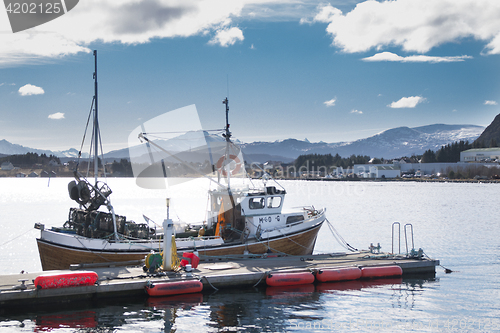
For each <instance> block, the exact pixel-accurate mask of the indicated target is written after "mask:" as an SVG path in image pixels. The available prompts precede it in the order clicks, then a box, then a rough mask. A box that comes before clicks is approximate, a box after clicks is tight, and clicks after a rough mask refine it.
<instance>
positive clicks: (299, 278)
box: [266, 272, 314, 287]
mask: <svg viewBox="0 0 500 333" xmlns="http://www.w3.org/2000/svg"><path fill="white" fill-rule="evenodd" d="M313 282H314V275H313V274H312V273H311V272H290V273H276V274H269V275H268V276H267V277H266V283H267V285H268V286H272V287H279V286H296V285H299V284H308V283H313Z"/></svg>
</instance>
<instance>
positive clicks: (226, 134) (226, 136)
mask: <svg viewBox="0 0 500 333" xmlns="http://www.w3.org/2000/svg"><path fill="white" fill-rule="evenodd" d="M222 104H226V133H225V134H223V136H224V137H225V138H226V165H225V166H224V168H226V173H227V188H228V191H231V190H230V180H231V171H230V170H229V144H230V142H231V132H230V131H229V101H228V99H227V97H226V99H225V100H223V101H222Z"/></svg>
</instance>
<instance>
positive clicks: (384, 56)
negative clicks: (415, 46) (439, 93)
mask: <svg viewBox="0 0 500 333" xmlns="http://www.w3.org/2000/svg"><path fill="white" fill-rule="evenodd" d="M465 59H472V57H471V56H453V57H432V56H425V55H414V56H408V57H402V56H399V55H397V54H395V53H391V52H381V53H377V54H375V55H373V56H371V57H367V58H363V59H362V60H363V61H373V62H374V61H398V62H430V63H438V62H457V61H464V60H465Z"/></svg>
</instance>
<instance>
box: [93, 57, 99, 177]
mask: <svg viewBox="0 0 500 333" xmlns="http://www.w3.org/2000/svg"><path fill="white" fill-rule="evenodd" d="M94 59H95V71H94V102H95V108H94V179H95V186H96V187H97V176H98V168H99V161H98V156H99V148H98V144H99V121H98V118H97V50H94Z"/></svg>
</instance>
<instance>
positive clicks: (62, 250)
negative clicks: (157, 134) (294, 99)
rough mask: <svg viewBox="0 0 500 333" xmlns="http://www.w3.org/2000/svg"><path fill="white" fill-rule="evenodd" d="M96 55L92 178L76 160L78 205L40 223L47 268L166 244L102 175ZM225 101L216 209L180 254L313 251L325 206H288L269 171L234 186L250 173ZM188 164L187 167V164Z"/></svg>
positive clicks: (114, 258) (128, 255) (179, 237)
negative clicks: (116, 197)
mask: <svg viewBox="0 0 500 333" xmlns="http://www.w3.org/2000/svg"><path fill="white" fill-rule="evenodd" d="M94 58H95V72H94V81H95V82H94V87H95V93H94V97H93V102H92V107H91V114H92V113H93V131H92V133H93V134H92V141H93V144H92V148H91V151H92V150H93V155H94V163H93V164H94V182H93V183H92V182H91V180H89V178H88V177H89V176H88V175H87V176H83V175H81V174H80V172H79V171H78V163H77V167H76V169H75V171H74V176H75V180H73V181H71V182H70V183H69V185H68V191H69V195H70V197H71V199H73V200H74V201H76V202H77V203H78V204H79V206H78V207H77V208H70V210H69V215H68V220H67V221H66V222H65V223H62V226H61V227H52V228H50V229H49V228H45V225H43V224H41V223H36V224H35V228H36V229H39V230H40V237H39V238H37V245H38V250H39V254H40V261H41V264H42V269H43V270H57V269H68V268H70V266H71V265H74V264H80V265H82V264H85V265H91V264H99V263H113V264H120V263H122V264H125V263H130V262H134V261H139V260H143V259H144V258H145V256H146V255H148V254H149V253H151V251H156V252H158V251H159V249H161V248H162V243H163V232H162V230H156V229H153V228H150V227H149V224H147V223H135V222H133V221H128V220H127V218H126V217H125V216H121V215H117V214H115V211H114V208H113V206H112V205H111V201H110V195H111V193H112V191H111V189H110V188H109V186H108V185H107V184H106V183H105V182H102V181H99V180H98V158H97V157H98V147H99V146H100V134H99V123H98V104H97V102H98V94H97V51H94ZM223 103H224V104H225V106H226V126H225V128H224V132H223V135H222V136H223V137H224V143H225V147H226V148H225V151H224V154H223V155H222V156H221V157H220V158H219V159H218V162H217V163H214V164H213V169H214V172H217V179H215V177H214V179H212V178H211V177H208V176H206V175H204V176H205V177H206V178H208V179H209V180H210V181H211V182H213V183H214V184H215V185H216V186H215V188H213V189H210V190H209V191H208V199H209V202H210V206H209V207H208V209H207V212H206V213H207V214H206V220H205V221H200V223H198V224H192V225H191V226H190V227H189V228H188V229H187V230H182V231H183V232H178V233H177V234H176V237H175V245H176V248H177V251H178V253H179V254H180V256H182V253H184V252H189V251H196V253H197V254H198V256H199V257H200V258H201V259H202V260H204V259H210V258H221V257H227V256H236V255H237V256H253V255H269V254H274V255H276V254H278V255H308V254H311V253H312V252H313V249H314V245H315V242H316V238H317V235H318V232H319V230H320V228H321V226H322V224H323V222H324V221H325V219H326V216H325V209H319V210H318V209H315V208H314V207H313V206H304V207H300V208H296V209H294V210H292V211H284V210H283V205H284V202H285V196H286V194H287V192H286V190H285V189H284V188H283V187H282V186H280V185H279V184H278V183H277V182H275V181H274V180H273V179H272V178H271V177H270V175H268V174H267V173H263V177H262V179H261V184H260V185H253V186H252V187H250V186H237V185H231V179H232V178H231V177H236V175H237V174H238V173H240V174H241V173H244V174H246V172H245V164H244V159H243V157H242V154H241V151H239V150H238V151H235V150H234V149H237V146H236V145H235V144H234V143H233V142H232V140H231V132H230V131H229V121H228V113H229V102H228V99H227V98H226V99H225V100H224V101H223ZM89 119H90V115H89ZM139 138H140V139H141V140H142V141H143V142H145V144H147V145H148V147H149V146H153V147H156V148H157V149H158V150H165V149H164V148H162V147H161V146H160V145H159V144H158V143H157V142H155V141H154V140H152V139H151V136H150V134H149V133H147V132H141V133H140V134H139ZM166 153H168V152H167V151H166ZM176 158H177V159H178V157H176ZM186 164H187V166H188V167H189V163H186ZM223 180H224V181H223ZM272 181H274V183H273V184H272V185H271V182H272ZM233 183H234V182H233ZM103 208H105V209H106V210H105V209H103ZM145 218H146V217H145ZM146 220H148V219H147V218H146ZM174 224H175V222H174Z"/></svg>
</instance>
